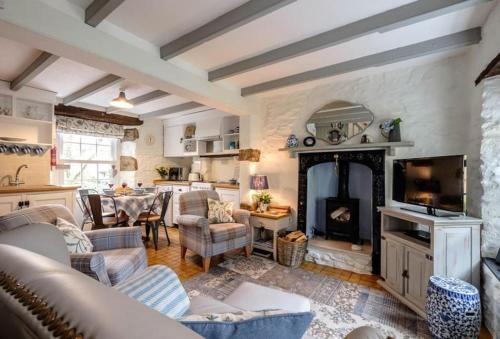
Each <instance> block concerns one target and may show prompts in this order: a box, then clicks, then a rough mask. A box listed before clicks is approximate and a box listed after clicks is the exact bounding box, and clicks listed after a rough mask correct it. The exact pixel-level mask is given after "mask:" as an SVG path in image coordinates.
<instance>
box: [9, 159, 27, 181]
mask: <svg viewBox="0 0 500 339" xmlns="http://www.w3.org/2000/svg"><path fill="white" fill-rule="evenodd" d="M23 168H28V165H24V164H23V165H21V166H19V167H18V168H17V171H16V178H15V179H14V180H11V181H10V182H9V185H11V186H19V185H22V184H24V181H21V180H20V179H19V173H20V172H21V170H22V169H23Z"/></svg>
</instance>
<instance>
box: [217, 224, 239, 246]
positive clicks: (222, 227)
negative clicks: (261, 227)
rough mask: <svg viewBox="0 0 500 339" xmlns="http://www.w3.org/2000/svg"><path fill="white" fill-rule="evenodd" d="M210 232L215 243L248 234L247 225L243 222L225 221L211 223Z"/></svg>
mask: <svg viewBox="0 0 500 339" xmlns="http://www.w3.org/2000/svg"><path fill="white" fill-rule="evenodd" d="M210 234H211V235H212V241H213V242H214V243H217V242H221V241H226V240H231V239H236V238H239V237H244V236H245V235H246V234H247V227H246V225H243V224H236V223H224V224H211V225H210Z"/></svg>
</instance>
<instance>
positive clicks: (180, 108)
mask: <svg viewBox="0 0 500 339" xmlns="http://www.w3.org/2000/svg"><path fill="white" fill-rule="evenodd" d="M198 107H204V105H202V104H200V103H197V102H194V101H189V102H185V103H183V104H179V105H175V106H170V107H167V108H163V109H160V110H157V111H154V112H149V113H144V114H141V115H140V116H139V117H140V118H141V119H147V118H156V117H160V116H162V115H168V114H174V113H180V112H185V111H189V110H192V109H195V108H198Z"/></svg>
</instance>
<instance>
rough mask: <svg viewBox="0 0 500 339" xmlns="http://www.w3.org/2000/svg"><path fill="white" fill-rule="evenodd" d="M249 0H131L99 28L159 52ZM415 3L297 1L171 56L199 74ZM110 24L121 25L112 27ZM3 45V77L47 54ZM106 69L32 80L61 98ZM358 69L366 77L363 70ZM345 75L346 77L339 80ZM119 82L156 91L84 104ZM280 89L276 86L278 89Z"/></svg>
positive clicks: (268, 72)
mask: <svg viewBox="0 0 500 339" xmlns="http://www.w3.org/2000/svg"><path fill="white" fill-rule="evenodd" d="M59 1H66V2H67V3H68V4H70V5H71V6H73V7H75V8H77V9H78V10H80V11H82V13H83V10H84V9H85V8H86V7H87V6H88V5H89V4H90V3H91V2H92V0H59ZM246 1H247V0H209V1H207V0H182V1H179V0H125V1H124V2H123V3H122V4H121V5H120V6H119V7H118V8H117V9H116V10H115V11H113V12H112V13H111V14H110V15H109V16H108V17H107V18H106V24H105V25H102V27H101V26H98V27H97V28H95V29H102V30H103V31H106V33H108V34H119V32H120V31H121V32H123V31H126V32H127V33H128V34H131V35H133V36H135V37H137V41H143V42H144V44H145V45H146V44H148V45H152V46H153V47H154V49H156V50H157V52H158V53H159V47H161V46H162V45H163V44H165V43H167V42H169V41H172V40H174V39H176V38H178V37H180V36H182V35H183V34H186V33H188V32H190V31H191V30H193V29H195V28H197V27H200V26H202V25H203V24H205V23H207V22H209V21H211V20H213V19H215V18H216V17H218V16H220V15H222V14H224V13H226V12H228V11H230V10H232V9H234V8H236V7H238V6H240V5H241V4H243V3H245V2H246ZM410 2H412V0H383V1H382V0H379V1H366V0H298V1H296V2H293V3H291V4H289V5H287V6H284V7H282V8H280V9H278V10H276V11H274V12H271V13H269V14H267V15H265V16H263V17H260V18H258V19H256V20H254V21H251V22H250V23H247V24H245V25H243V26H241V27H238V28H236V29H234V30H231V31H229V32H227V33H225V34H223V35H221V36H219V37H217V38H215V39H213V40H210V41H208V42H206V43H203V44H201V45H200V46H197V47H195V48H193V49H191V50H189V51H187V52H185V53H183V54H181V55H179V56H177V57H176V58H174V59H172V60H171V61H168V62H173V63H175V64H177V65H188V68H191V69H195V70H196V72H197V73H198V74H202V75H205V76H206V73H207V72H208V71H210V70H213V69H215V68H219V67H221V66H225V65H227V64H231V63H234V62H236V61H239V60H242V59H245V58H248V57H251V56H254V55H257V54H261V53H263V52H266V51H269V50H271V49H274V48H277V47H281V46H284V45H287V44H290V43H292V42H295V41H298V40H302V39H304V38H307V37H310V36H313V35H316V34H319V33H321V32H325V31H327V30H330V29H333V28H336V27H340V26H343V25H346V24H348V23H352V22H354V21H357V20H360V19H363V18H366V17H368V16H372V15H375V14H378V13H381V12H384V11H387V10H389V9H392V8H395V7H399V6H402V5H404V4H407V3H410ZM495 2H496V1H490V2H486V3H482V4H478V5H476V6H471V7H467V8H464V9H462V10H458V11H454V12H451V13H449V14H446V15H441V16H437V17H434V18H432V19H428V20H425V21H422V22H419V23H416V24H412V25H410V26H406V27H402V28H399V29H395V30H392V31H388V32H385V33H374V34H370V35H367V36H364V37H361V38H357V39H355V40H352V41H349V42H346V43H342V44H339V45H337V46H334V47H330V48H325V49H322V50H319V51H316V52H313V53H309V54H306V55H303V56H300V57H296V58H292V59H290V60H286V61H282V62H279V63H276V64H273V65H269V66H266V67H262V68H259V69H256V70H253V71H250V72H246V73H243V74H240V75H237V76H233V77H231V78H229V79H226V80H224V81H222V82H219V83H222V84H224V83H225V84H226V85H229V86H234V87H237V88H242V87H246V86H250V85H254V84H257V83H261V82H265V81H269V80H274V79H277V78H281V77H284V76H289V75H293V74H297V73H301V72H304V71H307V70H312V69H316V68H320V67H324V66H328V65H332V64H336V63H339V62H343V61H347V60H352V59H355V58H359V57H362V56H366V55H370V54H374V53H378V52H382V51H387V50H390V49H394V48H398V47H402V46H406V45H410V44H413V43H418V42H421V41H425V40H429V39H432V38H436V37H440V36H444V35H448V34H452V33H456V32H459V31H463V30H466V29H469V28H473V27H477V26H481V25H482V24H483V23H484V22H485V21H486V18H487V16H488V14H489V12H490V11H491V9H492V7H493V6H494V5H495ZM110 27H115V28H117V29H116V30H113V32H110V30H109V28H110ZM117 32H118V33H117ZM129 36H130V35H129ZM0 47H1V51H2V53H0V79H1V80H6V81H11V80H13V79H14V78H15V77H16V76H17V75H19V74H20V73H21V72H22V70H24V69H25V68H26V67H27V66H28V65H29V64H30V63H31V62H32V61H33V60H34V59H35V58H36V57H37V56H38V55H39V54H40V53H41V51H38V50H36V49H33V48H30V47H29V46H25V45H22V44H19V43H16V42H14V41H9V40H5V39H3V38H0ZM461 52H463V51H461V50H457V51H453V52H446V53H440V54H436V55H433V56H431V57H423V58H419V60H411V61H405V62H402V63H398V65H406V64H408V65H409V64H414V63H418V62H428V61H429V60H436V59H439V58H445V57H449V56H450V55H456V54H457V53H461ZM166 62H167V61H166ZM367 72H368V71H367ZM108 73H109V72H107V71H106V70H105V69H103V70H98V69H95V68H92V67H89V66H86V65H83V64H81V63H76V62H74V61H71V60H68V59H64V58H61V59H59V60H58V61H56V62H55V63H54V64H52V65H51V66H49V68H47V69H46V70H45V71H44V72H42V73H41V74H39V75H38V76H37V77H36V78H35V79H34V80H32V81H31V83H30V84H29V85H30V86H33V87H37V88H41V89H46V90H49V91H53V92H56V93H57V95H58V96H59V97H61V98H62V97H64V96H67V95H68V94H71V93H73V92H75V91H77V90H79V89H81V88H82V87H85V86H86V85H88V84H90V83H92V82H94V81H96V80H98V79H100V78H102V77H104V76H105V75H107V74H108ZM355 74H357V75H362V74H363V71H360V72H356V73H355ZM343 77H346V75H342V76H337V77H335V78H343ZM325 81H331V79H326V80H325V79H323V80H319V81H315V82H311V83H307V84H303V85H297V86H293V87H290V88H286V89H283V90H279V91H278V92H283V91H287V90H296V89H298V88H301V87H307V86H312V85H316V84H317V83H321V82H325ZM120 88H123V89H125V91H126V94H127V97H128V98H134V97H136V96H139V95H142V94H145V93H148V92H151V91H153V90H155V88H150V87H147V86H144V85H141V84H134V83H131V82H129V81H123V82H122V83H120V84H117V85H115V86H112V87H109V88H107V89H105V90H102V91H101V92H99V93H97V94H94V95H92V96H90V97H87V98H85V99H83V100H82V103H85V104H92V105H97V106H101V107H106V106H107V105H108V103H109V101H110V100H111V99H113V98H114V97H116V96H117V94H118V91H119V90H120ZM274 92H276V91H273V92H272V93H274ZM266 95H269V93H264V94H261V96H266ZM187 101H188V100H186V99H184V98H182V97H179V96H176V95H171V96H168V97H164V98H161V99H157V100H155V101H152V102H149V103H146V104H143V105H139V106H137V107H135V108H134V109H132V110H130V112H132V113H137V114H143V113H147V112H151V111H156V110H159V109H163V108H166V107H170V106H174V105H178V104H180V103H184V102H187Z"/></svg>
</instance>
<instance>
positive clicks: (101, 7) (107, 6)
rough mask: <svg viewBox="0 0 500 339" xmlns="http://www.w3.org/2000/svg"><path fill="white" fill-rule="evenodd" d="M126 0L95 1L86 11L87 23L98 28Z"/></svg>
mask: <svg viewBox="0 0 500 339" xmlns="http://www.w3.org/2000/svg"><path fill="white" fill-rule="evenodd" d="M123 1H125V0H94V1H93V2H92V3H91V4H90V5H89V6H88V7H87V9H85V23H86V24H88V25H90V26H92V27H96V26H97V25H99V24H100V23H101V22H102V21H103V20H104V19H106V17H107V16H108V15H110V14H111V12H113V11H114V10H115V9H116V8H117V7H118V6H120V5H121V4H122V2H123Z"/></svg>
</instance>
